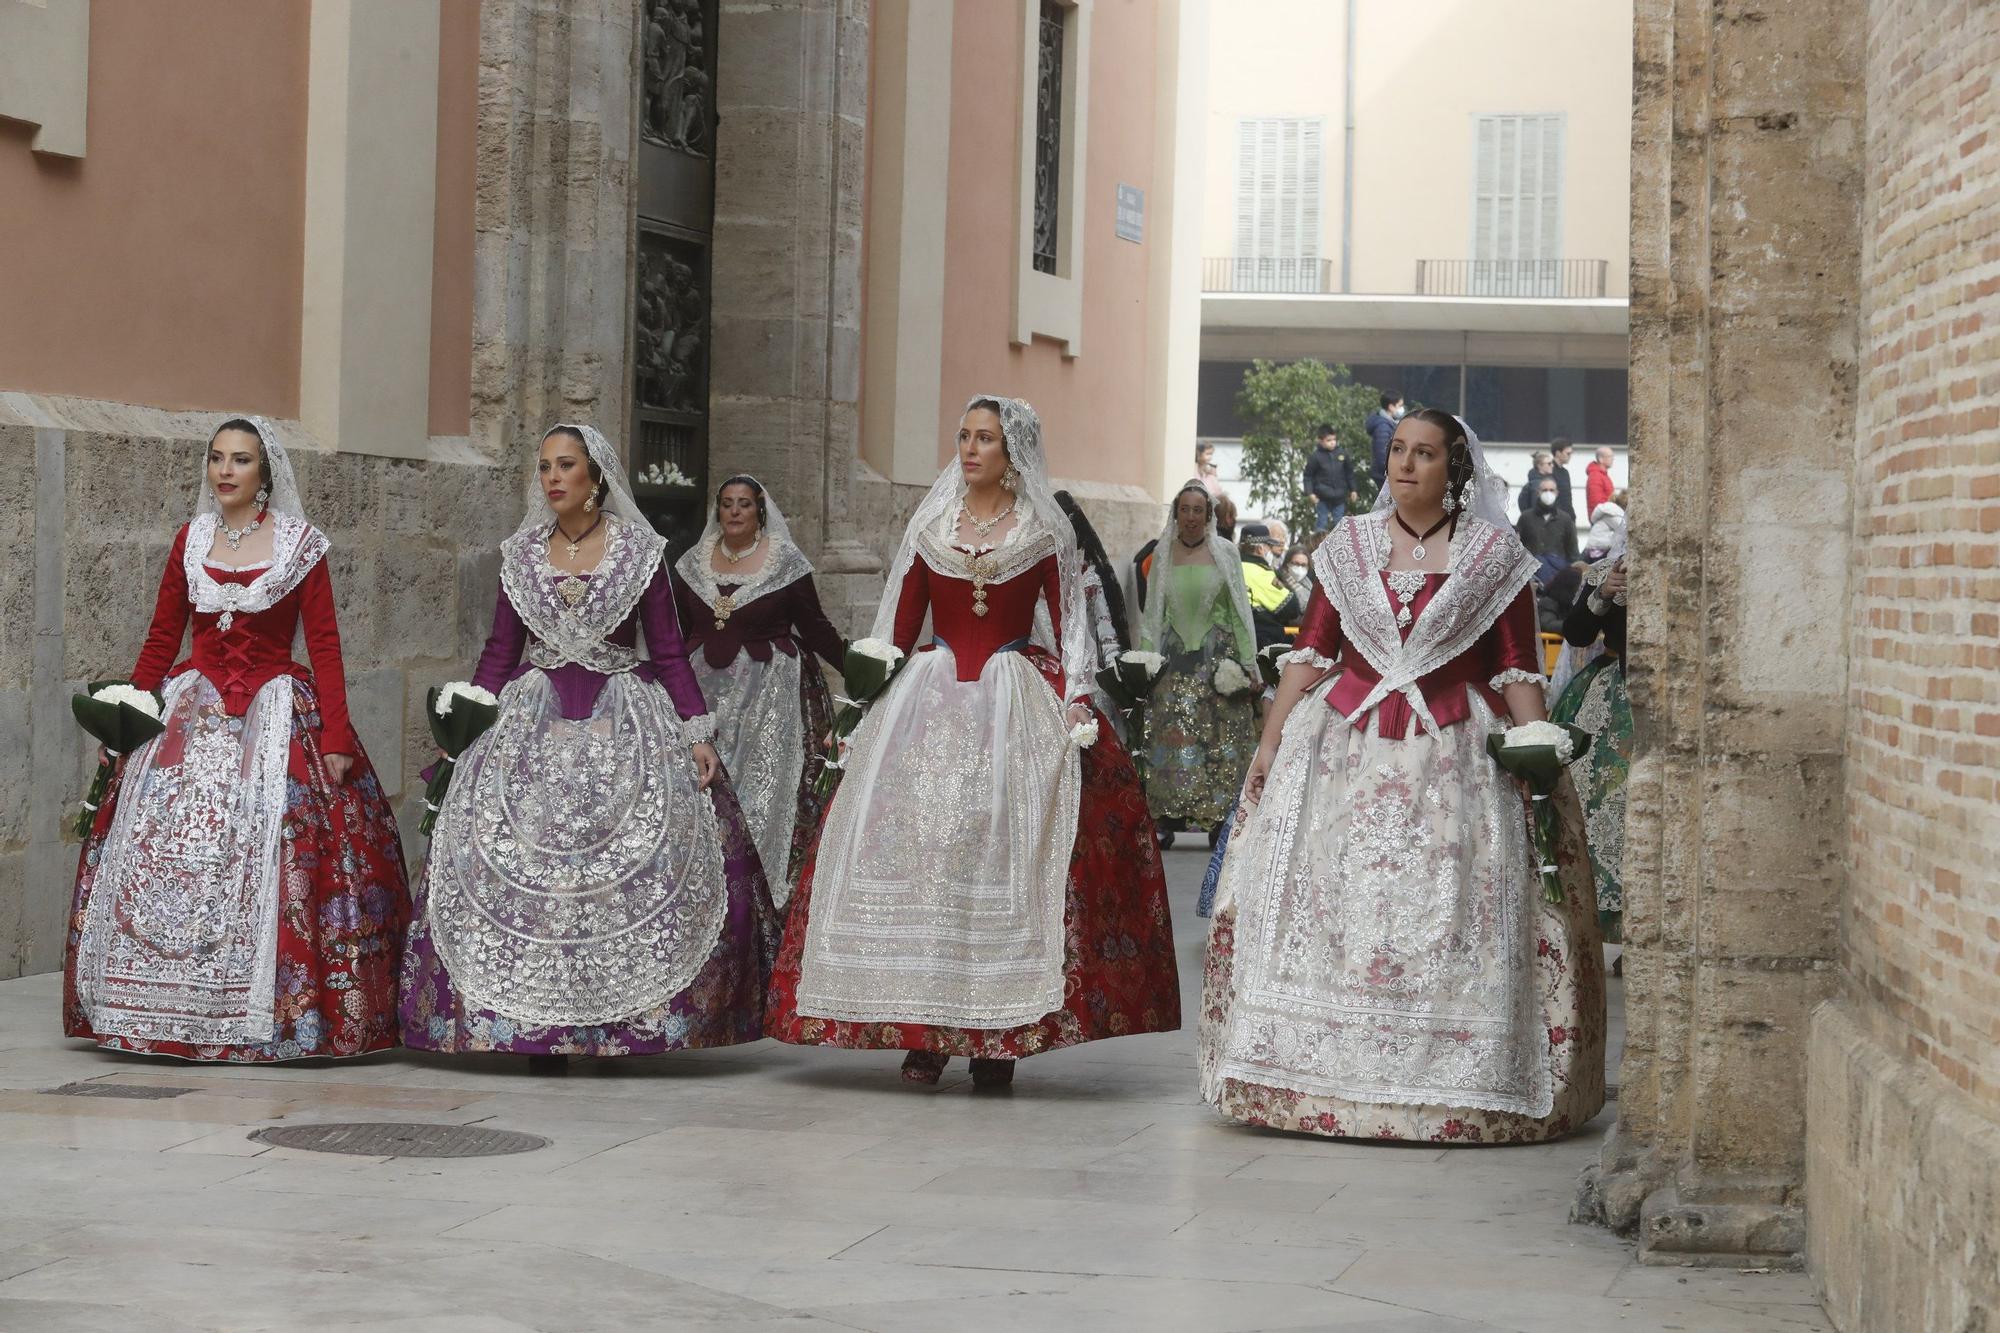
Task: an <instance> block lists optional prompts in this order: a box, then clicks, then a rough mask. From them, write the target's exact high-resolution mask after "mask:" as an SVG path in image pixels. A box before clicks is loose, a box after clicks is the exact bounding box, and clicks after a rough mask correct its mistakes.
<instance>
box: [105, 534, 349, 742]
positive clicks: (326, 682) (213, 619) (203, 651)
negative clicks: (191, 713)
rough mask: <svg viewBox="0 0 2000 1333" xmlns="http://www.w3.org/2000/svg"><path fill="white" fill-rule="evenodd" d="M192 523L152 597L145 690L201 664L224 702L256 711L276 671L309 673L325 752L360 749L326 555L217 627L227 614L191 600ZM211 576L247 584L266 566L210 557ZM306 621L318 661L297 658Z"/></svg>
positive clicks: (141, 682)
mask: <svg viewBox="0 0 2000 1333" xmlns="http://www.w3.org/2000/svg"><path fill="white" fill-rule="evenodd" d="M187 537H188V530H187V527H186V526H185V525H183V526H182V528H181V530H180V532H179V533H177V534H176V535H175V537H174V544H173V547H172V549H171V550H169V551H168V552H167V567H166V570H165V572H164V573H162V574H161V576H160V594H159V599H158V600H157V601H156V602H155V603H154V605H153V623H152V626H151V627H150V628H149V629H148V630H147V631H146V644H145V647H144V648H142V649H141V650H140V652H139V661H138V664H137V665H136V666H134V667H133V668H132V683H133V684H135V685H137V686H138V687H139V688H140V689H142V690H157V689H159V688H160V687H161V685H163V684H164V683H165V682H166V681H167V679H168V678H169V677H172V676H178V675H180V674H181V673H182V672H184V671H199V672H200V673H201V674H202V675H203V676H204V677H205V678H207V680H208V682H209V684H211V685H213V686H215V690H216V693H217V694H219V695H221V696H222V706H223V708H224V710H225V711H227V712H228V713H229V715H230V716H231V717H241V716H243V714H244V713H246V712H248V711H249V708H250V701H251V700H252V699H254V698H256V697H257V691H258V690H260V689H262V688H263V687H264V686H265V685H266V684H267V683H268V682H269V681H271V680H272V679H273V678H274V677H277V676H283V675H290V676H295V677H297V678H298V679H300V680H304V681H307V682H308V683H310V684H311V685H312V686H313V691H314V694H315V695H316V697H317V698H318V700H319V717H320V746H321V748H322V750H323V751H324V753H326V754H347V755H351V754H357V753H359V751H360V745H359V742H358V741H357V740H356V739H355V736H354V725H353V723H352V722H351V721H350V720H349V719H348V715H347V675H346V670H345V668H344V666H343V665H342V663H341V658H340V624H339V621H338V619H337V618H336V616H335V614H334V609H333V578H332V576H331V575H329V574H328V573H327V572H326V561H325V560H323V559H322V560H321V561H319V562H318V563H317V564H315V565H314V566H313V568H312V572H311V573H309V574H307V575H306V576H305V578H304V579H303V580H302V581H301V582H300V583H299V586H298V587H296V588H294V589H292V590H291V591H290V592H289V593H286V594H285V595H284V596H283V597H282V598H280V599H279V600H278V601H277V602H275V603H273V604H272V605H271V606H270V607H269V608H267V609H265V610H263V611H256V612H249V613H245V612H242V611H238V612H237V613H236V614H235V615H234V616H233V617H232V618H231V623H230V626H229V629H228V631H227V632H226V633H225V632H224V631H223V630H221V629H219V628H217V625H218V624H219V622H220V621H221V619H222V617H221V616H220V615H219V614H212V613H210V612H206V611H196V610H195V609H194V606H193V604H192V603H191V602H189V601H188V584H187V569H186V567H185V566H184V565H183V564H182V561H183V559H184V558H185V556H186V553H187ZM207 568H208V573H209V577H211V578H213V579H214V580H215V581H216V582H217V583H235V584H239V585H248V584H251V583H255V582H256V581H257V577H258V575H260V574H262V573H263V572H264V571H263V570H262V569H225V568H222V567H220V566H218V565H213V564H211V565H208V566H207ZM190 620H192V621H193V622H194V646H193V649H192V651H190V652H189V654H188V656H187V657H186V659H184V660H183V661H181V662H180V663H179V664H178V665H176V664H175V663H174V657H175V655H176V654H177V653H179V652H180V647H181V636H182V635H183V633H185V632H186V630H187V627H188V622H189V621H190ZM301 621H303V622H304V624H305V641H306V654H307V656H308V657H309V658H310V659H311V661H312V669H311V670H310V671H308V670H307V669H306V668H305V667H304V666H302V665H300V664H299V663H298V662H296V661H294V660H293V659H292V639H293V638H294V637H295V636H296V635H297V634H298V630H299V625H300V622H301Z"/></svg>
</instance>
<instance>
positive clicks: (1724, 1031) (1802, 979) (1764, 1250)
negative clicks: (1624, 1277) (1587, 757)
mask: <svg viewBox="0 0 2000 1333" xmlns="http://www.w3.org/2000/svg"><path fill="white" fill-rule="evenodd" d="M1862 38H1863V32H1862V24H1861V16H1860V11H1859V9H1858V7H1857V4H1856V3H1851V2H1850V0H1828V2H1827V3H1801V4H1794V5H1745V4H1742V3H1738V2H1737V0H1639V3H1638V4H1637V5H1636V6H1635V11H1634V84H1633V90H1634V105H1633V158H1632V201H1633V202H1632V310H1631V329H1632V334H1631V337H1632V370H1631V400H1632V454H1631V457H1632V491H1633V495H1634V497H1635V502H1634V505H1633V518H1632V561H1633V618H1632V628H1631V637H1630V667H1629V672H1628V684H1629V689H1630V692H1631V696H1632V706H1633V713H1634V720H1635V729H1636V735H1635V740H1634V753H1633V759H1632V768H1631V774H1630V778H1629V786H1628V804H1629V809H1628V820H1627V831H1626V847H1625V861H1624V885H1625V897H1626V914H1625V939H1626V953H1625V959H1626V961H1625V980H1626V988H1627V990H1626V993H1627V1019H1628V1025H1629V1040H1628V1044H1627V1048H1626V1055H1625V1061H1624V1067H1623V1069H1622V1071H1621V1072H1620V1074H1619V1081H1620V1085H1621V1096H1620V1100H1619V1103H1618V1108H1619V1123H1618V1128H1617V1131H1616V1133H1615V1134H1614V1136H1613V1138H1612V1140H1611V1142H1610V1143H1609V1144H1608V1145H1607V1148H1606V1150H1605V1153H1604V1160H1603V1163H1602V1169H1601V1170H1600V1171H1598V1172H1596V1173H1594V1174H1593V1176H1592V1177H1591V1178H1589V1179H1588V1180H1587V1181H1586V1184H1585V1188H1584V1191H1583V1195H1582V1199H1581V1204H1582V1207H1581V1211H1582V1212H1583V1213H1584V1214H1585V1215H1590V1216H1595V1217H1600V1218H1602V1219H1603V1220H1605V1221H1607V1222H1609V1223H1610V1224H1611V1225H1613V1226H1615V1227H1618V1228H1620V1229H1633V1228H1637V1229H1638V1230H1639V1233H1640V1234H1639V1243H1640V1253H1641V1257H1642V1258H1645V1259H1648V1260H1650V1261H1653V1262H1665V1263H1675V1262H1686V1261H1693V1262H1714V1263H1740V1262H1744V1261H1745V1258H1746V1256H1758V1258H1757V1259H1756V1260H1755V1262H1758V1263H1760V1264H1761V1263H1768V1262H1774V1261H1775V1262H1796V1260H1797V1255H1798V1251H1799V1250H1800V1248H1801V1246H1802V1241H1803V1231H1802V1211H1803V1210H1802V1207H1801V1203H1802V1199H1801V1195H1802V1189H1801V1187H1802V1184H1803V1176H1804V1159H1805V1134H1806V1126H1805V1115H1806V1097H1805V1073H1806V1040H1807V1033H1808V1027H1809V1019H1810V1014H1811V1012H1812V1009H1813V1007H1814V1006H1815V1005H1816V1004H1817V1003H1818V1002H1819V1001H1820V1000H1821V999H1823V998H1824V997H1825V996H1826V995H1828V994H1829V993H1830V992H1831V991H1832V990H1833V988H1834V982H1835V970H1834V969H1835V959H1836V930H1835V924H1836V921H1837V913H1838V905H1839V901H1840V893H1841V888H1842V881H1843V858H1842V855H1841V847H1842V842H1843V827H1842V819H1841V793H1842V759H1843V755H1842V730H1843V727H1844V724H1845V716H1844V708H1845V699H1846V665H1845V642H1844V633H1843V629H1842V627H1843V626H1844V624H1845V623H1846V584H1847V568H1846V565H1847V561H1846V555H1845V553H1846V549H1847V543H1848V533H1849V526H1850V517H1849V514H1850V504H1849V499H1848V485H1849V477H1850V473H1851V471H1852V450H1853V443H1852V442H1853V430H1854V402H1855V385H1856V378H1857V349H1856V341H1855V322H1856V309H1857V305H1856V300H1857V296H1856V282H1857V278H1858V268H1859V251H1860V234H1859V232H1860V224H1859V212H1858V205H1859V196H1860V183H1861V163H1860V154H1859V148H1860V141H1861V115H1862V105H1861V100H1860V91H1859V71H1860V64H1861V51H1862Z"/></svg>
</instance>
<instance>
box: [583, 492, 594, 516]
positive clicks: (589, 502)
mask: <svg viewBox="0 0 2000 1333" xmlns="http://www.w3.org/2000/svg"><path fill="white" fill-rule="evenodd" d="M596 509H597V497H596V496H595V495H586V496H584V497H583V512H584V513H586V514H588V513H593V512H595V510H596Z"/></svg>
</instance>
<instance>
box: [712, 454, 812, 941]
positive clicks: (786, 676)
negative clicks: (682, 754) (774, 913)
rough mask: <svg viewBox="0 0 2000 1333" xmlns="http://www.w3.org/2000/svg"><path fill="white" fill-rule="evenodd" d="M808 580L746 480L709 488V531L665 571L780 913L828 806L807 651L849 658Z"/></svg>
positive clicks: (757, 487)
mask: <svg viewBox="0 0 2000 1333" xmlns="http://www.w3.org/2000/svg"><path fill="white" fill-rule="evenodd" d="M812 576H813V567H812V562H811V561H809V560H807V559H806V555H805V552H804V551H801V550H800V549H799V548H798V544H797V543H795V542H794V541H793V540H792V531H791V529H790V528H789V527H788V526H786V524H785V516H784V515H783V514H782V513H780V512H779V511H778V502H777V501H776V500H774V499H773V498H772V497H771V495H770V493H769V492H767V491H766V490H765V489H764V487H763V484H762V483H760V482H759V481H758V480H757V479H756V478H755V477H751V476H745V475H738V476H734V477H731V478H729V480H727V481H725V482H723V483H722V485H721V486H719V487H717V488H716V492H715V510H714V512H713V514H712V515H711V516H710V518H709V521H708V528H707V530H706V531H704V532H703V533H702V534H701V540H700V541H698V542H696V543H695V544H694V546H693V548H692V549H690V550H689V551H688V552H687V554H685V555H683V556H682V557H681V558H680V560H679V562H678V563H676V564H675V566H674V599H675V601H676V603H677V604H678V605H679V608H680V613H681V624H682V625H683V626H684V627H685V630H686V633H687V642H688V656H689V658H690V660H691V661H692V662H693V665H694V674H695V680H696V681H697V682H698V683H699V684H700V685H701V692H702V695H703V697H704V698H706V699H707V700H708V704H709V707H710V708H711V709H713V710H714V713H715V744H716V748H717V749H719V750H720V751H721V752H722V760H723V763H724V764H726V765H727V766H728V769H729V777H730V780H731V781H732V782H733V783H734V784H735V787H736V796H737V799H738V800H739V801H741V802H742V804H743V817H744V818H745V819H746V820H748V821H749V823H750V836H751V837H752V838H754V839H755V840H756V843H757V857H758V859H759V860H761V861H762V862H763V863H764V878H765V879H766V880H767V881H769V883H770V885H771V898H772V900H773V901H774V902H776V903H777V905H778V907H779V908H780V909H782V908H783V907H784V905H785V902H786V900H787V899H788V898H790V897H791V895H792V885H794V884H796V883H798V878H799V866H800V865H801V864H802V863H803V862H804V861H805V856H806V850H807V848H809V847H810V846H811V845H812V839H813V835H814V834H815V833H817V832H818V831H819V817H820V815H821V813H823V812H824V811H825V809H826V797H825V796H823V795H821V794H820V791H819V777H820V766H819V764H818V763H817V762H816V760H817V758H818V756H819V752H820V751H819V741H820V737H822V736H824V735H826V732H827V728H828V726H829V725H830V719H831V717H832V709H831V708H829V707H828V700H827V692H826V677H825V676H823V675H821V674H820V669H819V663H818V662H817V661H816V660H814V654H818V656H820V657H823V658H825V659H826V660H827V661H828V662H830V663H832V664H833V665H834V666H836V667H838V666H841V665H843V663H844V660H845V658H846V656H847V644H846V642H845V641H844V640H842V638H841V637H840V631H839V630H836V629H835V628H834V627H833V622H832V621H830V620H828V619H827V618H826V612H825V611H824V610H822V609H821V608H820V604H819V593H818V592H817V591H815V590H814V588H813V577H812Z"/></svg>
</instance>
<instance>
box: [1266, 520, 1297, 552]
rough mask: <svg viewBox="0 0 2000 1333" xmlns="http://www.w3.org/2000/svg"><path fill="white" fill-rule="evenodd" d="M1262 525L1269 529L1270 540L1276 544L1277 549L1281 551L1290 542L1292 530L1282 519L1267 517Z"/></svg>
mask: <svg viewBox="0 0 2000 1333" xmlns="http://www.w3.org/2000/svg"><path fill="white" fill-rule="evenodd" d="M1264 526H1265V527H1266V528H1267V529H1269V531H1270V533H1271V541H1272V542H1273V543H1275V544H1276V546H1277V548H1278V549H1279V550H1281V551H1282V550H1284V549H1285V548H1286V547H1287V546H1290V545H1291V544H1292V530H1291V529H1290V528H1288V527H1286V526H1285V521H1284V520H1283V519H1281V518H1267V519H1265V520H1264Z"/></svg>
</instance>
